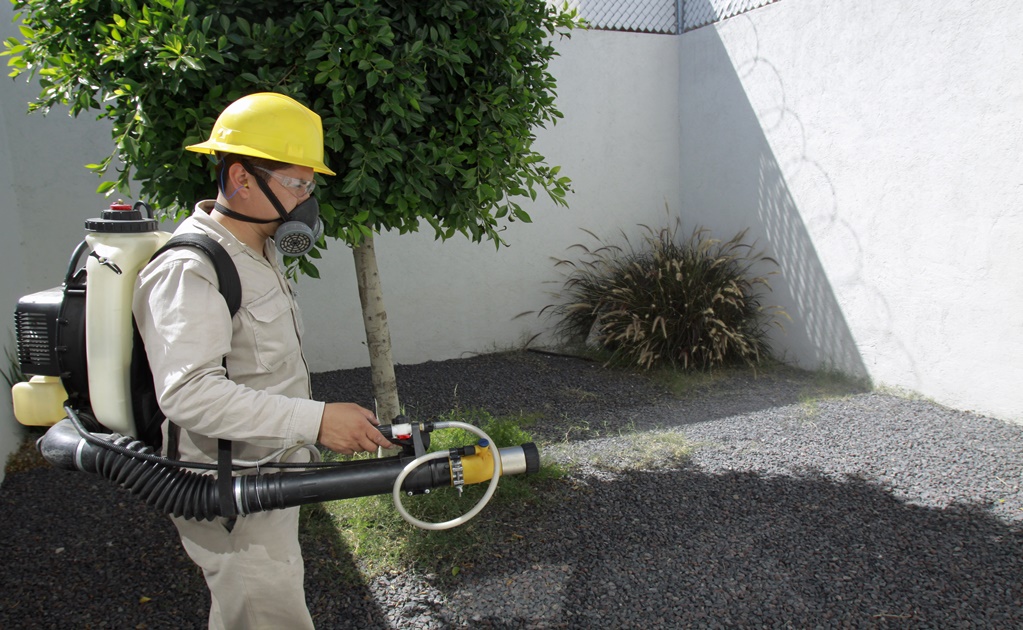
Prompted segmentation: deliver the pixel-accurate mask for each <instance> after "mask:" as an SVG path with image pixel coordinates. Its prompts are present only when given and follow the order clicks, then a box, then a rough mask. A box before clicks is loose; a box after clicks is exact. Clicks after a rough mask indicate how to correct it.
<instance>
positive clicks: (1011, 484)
mask: <svg viewBox="0 0 1023 630" xmlns="http://www.w3.org/2000/svg"><path fill="white" fill-rule="evenodd" d="M397 373H398V382H399V385H400V390H401V394H402V397H403V400H404V402H405V404H406V405H407V408H408V411H409V413H410V415H413V416H414V417H419V418H425V417H429V416H431V415H434V414H438V413H443V412H446V411H448V410H450V409H451V408H453V407H455V406H458V407H461V408H482V409H486V410H487V411H489V412H490V413H492V414H494V415H517V414H520V413H521V414H525V415H526V417H528V418H530V419H535V420H536V421H537V424H536V425H535V426H534V427H533V428H532V430H533V432H534V435H536V436H537V437H538V439H539V440H540V441H543V442H550V443H551V444H550V445H547V446H545V447H544V448H543V451H542V452H543V456H544V457H545V458H546V459H547V460H548V461H559V462H565V463H573V464H575V466H574V468H573V469H572V470H573V471H574V472H572V473H571V474H570V475H569V476H568V477H567V478H565V479H563V480H560V481H557V482H549V483H548V484H547V485H546V486H545V487H544V488H543V492H544V496H543V501H542V502H541V503H540V504H539V505H530V506H521V507H520V508H517V507H515V506H512V507H506V508H502V509H501V510H499V511H496V510H493V509H491V508H488V509H487V510H484V512H483V513H482V514H481V515H480V516H479V517H478V518H479V519H487V520H489V521H490V522H491V523H492V524H493V526H494V528H495V530H496V531H498V532H499V535H498V536H496V542H495V543H494V545H493V547H492V548H491V549H488V550H486V552H485V553H482V554H481V556H482V557H485V558H488V560H487V561H485V562H480V563H478V564H475V565H473V566H469V567H463V570H462V572H461V573H460V574H459V575H458V576H457V577H456V578H454V579H444V580H441V579H438V578H437V576H434V575H430V574H424V573H422V572H416V571H410V572H405V573H398V574H393V575H385V576H381V577H376V578H372V579H366V580H364V581H363V583H361V584H359V585H357V586H345V587H338V586H337V585H338V583H339V581H340V577H339V576H341V575H344V574H347V573H350V572H351V570H352V568H353V566H354V560H353V558H352V556H351V554H350V552H349V551H348V550H347V549H346V548H344V547H343V546H341V545H340V544H338V543H337V542H336V541H329V540H322V539H312V538H311V537H309V536H306V537H305V540H304V547H305V554H306V567H307V593H308V599H309V604H310V610H311V611H312V613H313V616H314V619H315V620H316V622H317V625H318V627H321V628H449V627H463V626H473V627H486V628H590V627H605V628H624V627H630V628H631V627H645V628H679V627H708V628H717V627H756V628H761V627H779V628H818V627H819V628H846V627H852V628H959V627H962V628H1019V627H1023V492H1021V489H1020V486H1021V484H1023V427H1020V426H1015V425H1010V424H1006V423H1003V422H1000V421H997V420H992V419H990V418H986V417H983V416H979V415H976V414H972V413H969V412H962V411H954V410H950V409H946V408H944V407H940V406H938V405H935V404H933V403H930V402H926V401H920V400H907V399H905V398H900V397H895V396H890V395H884V394H880V393H871V392H864V391H860V390H857V388H855V387H853V386H848V385H847V386H845V391H841V389H842V387H841V386H839V387H838V391H836V385H834V384H833V383H832V384H828V385H822V383H821V381H820V379H818V378H815V377H814V376H813V375H808V374H805V373H801V372H798V371H794V370H784V369H776V370H772V371H770V372H769V373H767V374H761V375H760V376H759V378H755V379H754V378H752V377H751V376H749V375H740V374H731V375H728V376H726V377H723V378H719V379H714V380H711V381H707V382H705V383H703V384H702V385H701V386H699V387H695V388H694V389H693V390H691V391H689V392H688V393H686V394H685V395H684V396H681V397H678V396H673V395H671V394H669V393H668V392H667V391H665V390H663V389H662V388H661V387H659V386H658V385H656V384H654V383H652V382H651V381H649V380H647V379H646V378H644V377H642V376H639V375H636V374H629V373H622V372H615V371H611V370H606V369H604V368H601V367H600V366H599V365H597V364H594V363H591V362H586V361H582V360H578V359H571V358H566V357H559V356H552V355H544V354H537V353H507V354H498V355H486V356H480V357H473V358H470V359H461V360H455V361H445V362H433V363H425V364H420V365H415V366H399V367H398V370H397ZM822 387H825V388H826V389H827V391H829V392H831V393H844V394H846V395H845V396H843V397H842V398H838V399H830V398H829V399H822V398H819V397H816V398H815V397H814V396H815V394H816V393H820V392H821V391H822ZM314 388H315V390H316V394H317V396H318V397H321V398H324V399H327V400H354V401H357V402H361V403H363V404H371V403H370V400H371V397H370V395H369V389H370V386H369V376H368V372H367V371H366V370H346V371H342V372H332V373H327V374H318V375H316V376H315V379H314ZM680 434H681V435H682V436H684V437H685V438H686V440H688V441H691V442H693V443H695V447H694V448H693V450H692V451H691V452H690V453H689V455H688V456H687V457H680V456H679V454H678V444H679V442H680V440H679V439H678V438H679V435H680ZM0 506H2V507H0V558H2V559H3V571H2V577H0V627H2V628H199V627H202V626H203V625H204V621H205V618H206V612H207V608H208V596H207V594H206V592H205V585H204V583H203V581H202V578H201V575H200V574H199V572H198V570H196V569H195V568H194V567H193V566H192V565H191V564H190V562H189V561H188V559H187V557H186V556H185V555H184V553H183V552H182V551H181V550H180V547H179V545H178V542H177V540H176V537H175V536H174V533H173V528H172V527H171V525H170V524H169V522H168V521H167V520H166V519H164V518H163V517H161V516H159V515H157V514H155V513H154V512H152V511H151V510H150V509H149V508H146V507H145V506H144V505H143V504H142V503H141V502H140V501H138V500H137V499H134V498H132V497H130V496H129V495H127V493H125V492H124V491H121V490H118V489H116V488H114V487H113V486H112V484H109V483H108V482H106V481H103V480H102V479H99V478H98V477H95V476H92V475H85V474H82V473H70V472H64V471H56V470H53V469H50V468H49V467H35V468H29V469H27V470H22V471H15V472H10V473H9V474H8V476H7V479H6V480H5V481H4V483H3V485H2V486H0Z"/></svg>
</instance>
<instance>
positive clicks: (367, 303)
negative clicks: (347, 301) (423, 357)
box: [352, 236, 400, 424]
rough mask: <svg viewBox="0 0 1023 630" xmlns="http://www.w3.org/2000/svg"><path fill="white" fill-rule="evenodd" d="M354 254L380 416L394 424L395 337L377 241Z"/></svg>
mask: <svg viewBox="0 0 1023 630" xmlns="http://www.w3.org/2000/svg"><path fill="white" fill-rule="evenodd" d="M352 253H353V255H354V256H355V275H356V276H357V277H358V280H359V299H360V300H361V301H362V321H363V324H364V325H365V327H366V345H367V347H368V348H369V366H370V372H371V373H372V375H373V396H374V398H375V399H376V414H377V418H379V419H380V423H381V424H390V423H391V422H392V421H393V420H394V419H395V418H396V417H397V416H398V414H399V413H400V407H399V405H398V382H397V380H396V379H395V378H394V360H393V359H392V358H391V333H390V330H389V329H388V327H387V311H386V310H385V309H384V294H383V290H382V289H381V286H380V274H379V272H378V271H377V258H376V249H375V248H374V246H373V237H372V236H367V237H366V238H365V239H363V241H362V244H361V245H359V246H358V247H356V248H354V249H353V250H352Z"/></svg>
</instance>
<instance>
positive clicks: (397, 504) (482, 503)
mask: <svg viewBox="0 0 1023 630" xmlns="http://www.w3.org/2000/svg"><path fill="white" fill-rule="evenodd" d="M456 428H457V429H465V430H466V431H468V432H470V433H473V434H475V435H477V436H479V438H480V439H481V440H486V442H487V447H488V448H489V449H490V453H491V454H492V455H493V458H494V474H493V476H492V477H491V478H490V484H488V485H487V491H486V492H485V493H484V494H483V497H482V498H480V500H479V501H477V502H476V505H475V506H473V508H472V509H471V510H469V511H468V512H466V513H465V514H463V515H461V516H459V517H457V518H453V519H451V520H450V521H443V522H441V523H430V522H428V521H423V520H420V519H418V518H416V517H414V516H412V515H411V514H409V513H408V510H406V509H405V506H404V505H402V504H401V484H402V483H404V482H405V478H406V477H408V476H409V475H410V474H411V473H412V471H413V470H415V469H416V468H418V467H419V466H422V465H423V464H425V463H426V462H429V461H433V460H435V459H442V458H445V457H447V456H448V453H447V451H436V452H434V453H427V454H426V455H423V456H421V457H417V458H416V459H414V460H412V461H411V462H409V463H408V465H406V466H405V468H404V469H402V471H401V474H399V475H398V478H397V479H395V480H394V487H393V488H392V490H391V498H392V499H393V500H394V508H395V509H396V510H398V514H401V517H402V518H403V519H405V520H406V521H407V522H408V523H410V524H412V525H415V526H416V527H419V528H420V529H430V530H441V529H451V528H452V527H457V526H459V525H462V524H464V523H467V522H469V521H470V520H471V519H472V518H473V517H475V516H476V515H477V514H479V513H480V511H481V510H483V508H484V507H486V505H487V503H489V502H490V499H491V497H493V496H494V492H496V491H497V483H498V480H499V479H500V477H501V451H500V450H499V449H498V448H497V446H496V445H494V441H493V440H491V439H490V436H489V435H487V434H486V433H484V432H483V429H480V428H478V427H474V426H473V425H471V424H466V423H464V422H454V421H450V422H437V423H435V424H434V429H456Z"/></svg>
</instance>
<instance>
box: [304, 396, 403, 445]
mask: <svg viewBox="0 0 1023 630" xmlns="http://www.w3.org/2000/svg"><path fill="white" fill-rule="evenodd" d="M378 424H380V422H379V421H377V419H376V417H375V416H374V415H373V412H372V411H370V410H369V409H366V408H364V407H360V406H359V405H356V404H355V403H327V404H326V405H325V406H324V408H323V419H322V420H321V421H320V435H319V438H318V439H319V441H320V444H323V445H324V446H326V447H327V448H329V449H330V450H332V451H335V452H337V453H341V454H342V455H352V454H354V453H358V452H360V451H375V450H376V449H377V447H378V446H382V447H384V448H390V447H391V446H393V444H391V442H390V440H388V439H387V438H385V437H384V436H383V435H382V434H381V433H380V431H378V430H377V428H376V426H377V425H378Z"/></svg>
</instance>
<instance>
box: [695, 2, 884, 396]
mask: <svg viewBox="0 0 1023 630" xmlns="http://www.w3.org/2000/svg"><path fill="white" fill-rule="evenodd" d="M685 5H686V7H689V9H687V10H702V11H709V10H711V8H710V3H709V2H707V0H687V2H685ZM762 10H767V9H762ZM728 27H729V29H730V32H732V33H737V34H735V35H733V37H732V41H733V43H732V46H731V47H732V50H729V48H726V47H725V45H724V43H723V42H722V40H721V37H720V35H719V34H718V31H717V27H716V26H706V27H703V28H700V29H697V30H694V31H690V32H687V33H685V34H683V35H682V36H681V38H680V54H681V56H682V63H681V67H682V71H681V77H680V115H681V127H682V142H681V147H680V151H681V166H682V173H681V178H682V181H683V184H682V190H683V210H682V214H683V217H684V218H686V219H687V220H692V221H694V222H697V223H700V224H704V225H708V226H710V227H712V228H714V231H715V232H721V234H720V236H722V237H725V238H727V237H728V236H731V233H734V232H736V231H738V230H739V229H742V228H745V227H750V234H749V237H750V238H751V239H757V241H758V244H759V245H760V246H761V247H764V248H765V249H766V251H767V253H768V254H769V255H770V256H772V257H773V258H774V259H775V260H776V261H777V262H778V268H777V269H778V272H779V274H778V275H777V276H775V277H774V278H772V280H771V286H772V297H771V298H770V299H772V300H773V301H776V302H777V303H778V304H779V305H781V306H782V307H784V308H785V310H786V311H787V313H788V314H789V315H790V316H791V317H792V322H787V323H785V332H783V333H778V334H775V335H774V338H775V343H774V346H775V348H776V350H780V351H781V352H780V354H781V356H782V358H783V359H784V360H789V361H793V362H796V363H797V364H799V365H801V366H804V367H807V368H810V369H817V368H829V369H836V370H839V371H841V372H844V373H846V374H848V375H850V376H854V377H857V378H865V377H869V373H868V370H867V368H866V366H865V364H864V361H863V358H862V355H861V353H860V351H859V348H858V347H857V343H856V340H855V338H854V335H853V332H852V330H851V329H850V326H849V323H848V321H847V320H846V317H845V315H844V314H843V312H842V307H841V305H840V304H839V301H838V299H837V297H836V293H835V289H834V287H833V283H834V282H835V279H834V278H832V277H829V272H828V270H826V269H825V267H824V265H823V264H822V262H821V257H820V255H819V253H818V251H817V248H816V247H815V245H814V236H813V235H812V234H811V231H810V230H809V229H808V227H807V221H812V222H813V227H814V233H815V234H821V233H828V234H835V235H838V238H840V239H841V243H840V245H839V246H838V247H839V249H840V250H841V256H842V258H843V259H844V260H843V262H842V270H843V274H842V275H843V277H842V279H841V281H842V282H843V285H846V284H847V283H849V282H855V281H856V277H857V276H856V273H857V272H858V271H859V268H860V266H861V265H862V261H863V248H862V247H861V245H860V243H859V242H858V241H857V236H856V234H855V233H854V232H852V231H851V230H847V229H844V227H845V225H844V223H843V221H842V212H843V209H842V208H839V207H838V198H837V195H836V191H835V189H834V185H833V182H832V179H831V178H830V177H829V175H828V173H827V172H826V170H825V169H824V168H823V167H822V166H821V165H820V163H818V162H817V161H815V160H814V158H813V156H812V155H811V154H809V152H808V151H807V147H806V138H805V131H804V130H803V125H802V122H801V120H800V118H799V114H798V113H797V112H796V111H795V110H794V109H793V108H792V107H791V106H790V104H789V103H788V102H787V95H786V90H785V82H784V77H783V76H782V74H781V73H780V72H779V71H778V70H777V69H776V68H775V66H774V65H773V64H771V63H770V61H769V60H768V59H765V58H764V57H763V55H762V53H761V51H760V42H759V36H758V33H757V27H756V23H755V22H754V20H752V19H751V18H750V17H749V16H748V15H741V16H738V17H735V18H731V19H729V20H728ZM747 84H752V85H753V86H754V88H755V89H758V91H759V94H758V105H757V109H755V108H754V105H753V104H752V103H751V102H750V95H749V94H747V91H746V90H747ZM768 135H770V136H771V139H770V140H769V138H768ZM772 141H773V142H774V143H776V144H778V145H781V146H784V147H785V154H786V157H785V160H784V163H780V162H779V159H778V157H777V156H776V155H775V150H774V149H773V148H772ZM787 175H788V176H789V177H793V176H795V177H799V178H806V179H807V180H809V182H810V183H809V184H808V188H807V187H806V186H804V190H807V189H808V190H812V192H813V194H812V195H811V196H810V199H809V201H808V202H806V203H807V204H809V205H804V206H803V207H800V205H799V204H798V203H797V202H796V200H795V198H794V196H793V194H792V192H791V190H790V187H789V182H788V181H786V176H787ZM724 231H730V233H728V234H725V233H724ZM832 246H834V243H832ZM829 251H830V250H829ZM831 253H832V255H834V252H831ZM846 272H848V273H846ZM844 288H847V287H845V286H844Z"/></svg>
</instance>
